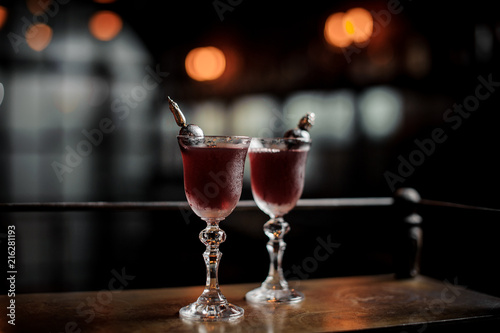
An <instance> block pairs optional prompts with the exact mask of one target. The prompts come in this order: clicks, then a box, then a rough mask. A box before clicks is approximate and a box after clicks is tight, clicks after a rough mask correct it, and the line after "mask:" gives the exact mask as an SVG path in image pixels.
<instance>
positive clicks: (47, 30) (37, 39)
mask: <svg viewBox="0 0 500 333" xmlns="http://www.w3.org/2000/svg"><path fill="white" fill-rule="evenodd" d="M25 38H26V43H28V46H29V47H31V48H32V49H33V50H35V51H38V52H40V51H42V50H44V49H45V48H46V47H47V46H48V45H49V43H50V41H51V40H52V28H51V27H49V26H48V25H46V24H43V23H37V24H34V25H32V26H30V27H29V28H28V29H27V30H26V35H25Z"/></svg>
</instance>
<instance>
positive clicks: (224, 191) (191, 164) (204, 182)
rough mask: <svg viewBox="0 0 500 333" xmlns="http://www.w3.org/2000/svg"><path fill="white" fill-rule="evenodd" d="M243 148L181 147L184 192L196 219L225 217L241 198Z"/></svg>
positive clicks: (222, 146) (245, 152)
mask: <svg viewBox="0 0 500 333" xmlns="http://www.w3.org/2000/svg"><path fill="white" fill-rule="evenodd" d="M247 149H248V147H247V148H245V147H224V145H221V146H218V147H210V146H200V147H198V146H182V145H181V152H182V162H183V165H184V189H185V192H186V197H187V199H188V202H189V205H190V206H191V208H192V209H193V211H194V212H195V213H196V215H198V216H203V217H205V218H207V217H214V218H216V217H219V216H227V215H229V214H230V213H231V211H232V210H233V209H234V207H235V206H236V204H237V203H238V200H239V199H240V196H241V188H242V180H243V170H244V164H245V157H246V154H247Z"/></svg>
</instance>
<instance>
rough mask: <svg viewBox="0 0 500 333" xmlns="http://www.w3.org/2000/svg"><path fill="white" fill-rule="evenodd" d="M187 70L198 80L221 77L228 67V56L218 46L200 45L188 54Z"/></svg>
mask: <svg viewBox="0 0 500 333" xmlns="http://www.w3.org/2000/svg"><path fill="white" fill-rule="evenodd" d="M185 65H186V72H187V74H188V75H189V76H190V77H191V78H192V79H194V80H196V81H209V80H215V79H217V78H219V77H220V76H221V75H222V74H223V73H224V70H225V69H226V57H225V56H224V53H223V52H222V51H221V50H219V49H218V48H216V47H213V46H208V47H198V48H195V49H193V50H191V51H190V52H189V53H188V55H187V56H186V62H185Z"/></svg>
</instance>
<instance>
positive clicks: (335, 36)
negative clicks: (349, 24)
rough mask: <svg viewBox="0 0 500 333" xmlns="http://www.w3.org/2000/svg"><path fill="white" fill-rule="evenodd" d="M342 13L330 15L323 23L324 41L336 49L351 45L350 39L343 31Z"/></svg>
mask: <svg viewBox="0 0 500 333" xmlns="http://www.w3.org/2000/svg"><path fill="white" fill-rule="evenodd" d="M343 23H344V13H334V14H332V15H330V16H329V17H328V18H327V20H326V23H325V39H326V41H327V42H328V43H329V44H331V45H333V46H337V47H346V46H348V45H349V44H351V38H350V37H349V35H347V33H346V31H345V27H344V25H343Z"/></svg>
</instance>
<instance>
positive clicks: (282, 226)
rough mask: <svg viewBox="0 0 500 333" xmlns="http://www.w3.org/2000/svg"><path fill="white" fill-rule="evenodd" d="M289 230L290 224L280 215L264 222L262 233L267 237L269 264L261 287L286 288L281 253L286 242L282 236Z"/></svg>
mask: <svg viewBox="0 0 500 333" xmlns="http://www.w3.org/2000/svg"><path fill="white" fill-rule="evenodd" d="M289 231H290V226H289V225H288V223H287V222H285V221H284V220H283V218H282V217H275V218H272V219H270V220H269V221H267V223H266V224H264V233H265V234H266V235H267V237H269V241H268V242H267V251H268V252H269V257H270V265H269V273H268V275H267V278H266V280H265V281H264V282H263V283H262V287H264V288H265V289H272V290H286V289H288V283H287V282H286V280H285V277H284V275H283V268H282V266H281V263H282V259H283V253H284V252H285V248H286V243H285V242H284V241H283V237H284V236H285V234H286V233H287V232H289Z"/></svg>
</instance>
